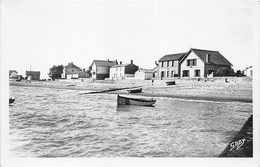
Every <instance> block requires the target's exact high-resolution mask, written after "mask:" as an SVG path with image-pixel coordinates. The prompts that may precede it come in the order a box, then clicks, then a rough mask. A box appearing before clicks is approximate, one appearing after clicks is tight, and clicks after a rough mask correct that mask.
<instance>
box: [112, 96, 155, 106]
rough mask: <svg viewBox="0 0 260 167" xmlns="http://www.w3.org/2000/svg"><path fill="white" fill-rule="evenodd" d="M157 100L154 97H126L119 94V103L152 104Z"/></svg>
mask: <svg viewBox="0 0 260 167" xmlns="http://www.w3.org/2000/svg"><path fill="white" fill-rule="evenodd" d="M155 102H156V100H154V99H153V98H144V97H126V96H122V95H119V94H118V95H117V105H118V106H119V105H137V106H152V105H153V104H154V103H155Z"/></svg>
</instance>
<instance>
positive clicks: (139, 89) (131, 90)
mask: <svg viewBox="0 0 260 167" xmlns="http://www.w3.org/2000/svg"><path fill="white" fill-rule="evenodd" d="M127 92H128V93H141V92H142V88H137V89H128V90H127Z"/></svg>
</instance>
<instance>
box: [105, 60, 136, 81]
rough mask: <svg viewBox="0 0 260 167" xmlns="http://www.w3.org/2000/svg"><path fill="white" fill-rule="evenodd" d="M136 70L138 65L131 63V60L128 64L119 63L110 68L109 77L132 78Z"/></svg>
mask: <svg viewBox="0 0 260 167" xmlns="http://www.w3.org/2000/svg"><path fill="white" fill-rule="evenodd" d="M137 70H138V66H136V65H135V64H133V60H131V63H129V64H122V62H120V64H117V65H114V66H112V67H111V68H110V72H109V73H110V77H109V78H110V79H125V78H134V76H135V72H136V71H137Z"/></svg>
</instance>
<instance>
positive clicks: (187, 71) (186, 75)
mask: <svg viewBox="0 0 260 167" xmlns="http://www.w3.org/2000/svg"><path fill="white" fill-rule="evenodd" d="M189 72H190V71H189V70H183V71H182V76H183V77H189Z"/></svg>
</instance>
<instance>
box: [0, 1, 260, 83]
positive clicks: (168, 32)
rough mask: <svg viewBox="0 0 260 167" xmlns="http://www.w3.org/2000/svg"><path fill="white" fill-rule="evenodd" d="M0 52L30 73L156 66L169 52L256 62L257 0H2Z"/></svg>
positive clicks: (9, 64)
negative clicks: (100, 63) (103, 63)
mask: <svg viewBox="0 0 260 167" xmlns="http://www.w3.org/2000/svg"><path fill="white" fill-rule="evenodd" d="M1 5H2V6H1V59H2V61H3V62H4V63H5V67H6V68H7V69H8V70H16V71H17V72H18V74H20V75H23V76H25V71H26V70H32V71H40V72H41V78H42V79H44V78H47V77H48V75H47V73H48V72H49V68H51V67H52V66H53V65H67V64H68V63H70V62H73V63H74V64H75V65H77V66H78V67H81V68H85V69H87V68H88V67H89V65H90V64H91V63H92V61H93V60H107V59H109V60H118V61H122V62H123V63H130V61H131V60H133V62H134V64H136V65H138V66H139V67H141V68H148V69H149V68H150V69H151V68H154V67H155V61H157V60H158V59H160V58H161V57H163V56H164V55H166V54H173V53H183V52H187V51H188V50H189V49H190V48H197V49H205V50H215V51H219V52H220V53H221V54H222V55H223V56H224V57H226V58H227V59H228V60H229V61H230V62H231V63H232V64H233V68H234V70H235V71H236V70H243V69H245V68H246V67H249V66H251V65H253V57H254V56H255V55H254V52H253V50H254V45H253V43H254V40H253V33H254V29H253V25H254V22H255V9H254V7H253V6H255V4H254V2H243V1H241V2H238V1H236V2H214V1H213V2H205V1H204V2H198V1H197V2H196V1H189V2H187V1H186V2H181V1H82V0H81V1H65V0H57V1H49V0H45V1H43V0H42V1H40V0H36V1H28V0H14V1H7V0H4V1H2V4H1Z"/></svg>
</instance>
